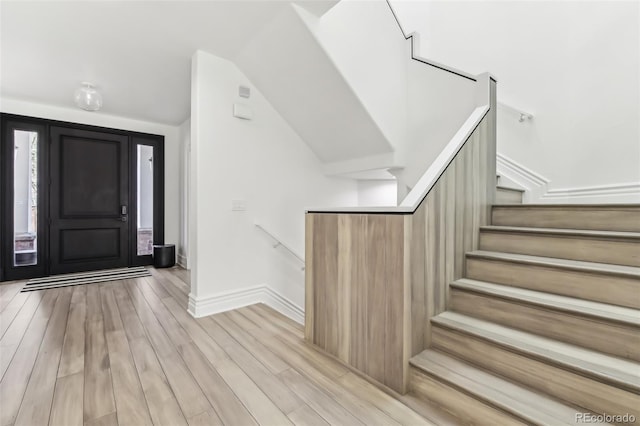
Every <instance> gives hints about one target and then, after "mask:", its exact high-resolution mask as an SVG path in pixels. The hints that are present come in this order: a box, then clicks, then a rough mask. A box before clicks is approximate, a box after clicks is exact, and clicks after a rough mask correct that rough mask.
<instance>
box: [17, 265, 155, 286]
mask: <svg viewBox="0 0 640 426" xmlns="http://www.w3.org/2000/svg"><path fill="white" fill-rule="evenodd" d="M150 276H151V272H149V270H148V269H147V268H145V267H144V266H135V267H133V268H119V269H105V270H102V271H91V272H82V273H77V274H64V275H53V276H51V277H46V278H33V279H31V280H29V281H27V284H25V286H24V288H23V289H22V290H21V291H20V292H21V293H24V292H27V291H36V290H48V289H50V288H58V287H69V286H73V285H83V284H94V283H103V282H107V281H119V280H126V279H129V278H139V277H150Z"/></svg>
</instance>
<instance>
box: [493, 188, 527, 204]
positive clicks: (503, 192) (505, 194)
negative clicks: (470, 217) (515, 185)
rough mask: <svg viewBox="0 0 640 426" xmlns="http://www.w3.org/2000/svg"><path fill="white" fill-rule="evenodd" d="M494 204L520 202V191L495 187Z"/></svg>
mask: <svg viewBox="0 0 640 426" xmlns="http://www.w3.org/2000/svg"><path fill="white" fill-rule="evenodd" d="M496 204H522V192H520V191H510V190H508V189H496Z"/></svg>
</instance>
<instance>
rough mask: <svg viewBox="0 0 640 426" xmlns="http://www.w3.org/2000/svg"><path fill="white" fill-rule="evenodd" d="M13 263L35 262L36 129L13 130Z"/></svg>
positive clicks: (18, 264) (26, 263)
mask: <svg viewBox="0 0 640 426" xmlns="http://www.w3.org/2000/svg"><path fill="white" fill-rule="evenodd" d="M13 143H14V161H13V164H14V166H13V218H14V220H13V266H32V265H37V264H38V133H37V132H30V131H25V130H14V131H13Z"/></svg>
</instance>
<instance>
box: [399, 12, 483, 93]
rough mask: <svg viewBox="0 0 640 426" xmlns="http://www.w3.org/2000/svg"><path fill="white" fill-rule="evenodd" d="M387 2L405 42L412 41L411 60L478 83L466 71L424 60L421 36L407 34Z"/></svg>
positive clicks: (415, 33) (413, 33)
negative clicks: (421, 51)
mask: <svg viewBox="0 0 640 426" xmlns="http://www.w3.org/2000/svg"><path fill="white" fill-rule="evenodd" d="M386 1H387V5H388V6H389V9H390V10H391V13H392V14H393V17H394V18H395V20H396V23H397V24H398V27H400V32H401V33H402V35H403V36H404V38H405V40H409V39H410V40H411V59H413V60H415V61H418V62H422V63H423V64H426V65H430V66H432V67H435V68H438V69H441V70H443V71H446V72H450V73H451V74H455V75H458V76H460V77H463V78H466V79H468V80H472V81H477V79H476V77H475V76H474V75H472V74H469V73H466V72H464V71H460V70H458V69H455V68H453V67H450V66H448V65H444V64H441V63H439V62H436V61H432V60H431V59H427V58H424V57H422V56H420V55H419V52H420V34H419V33H417V32H415V31H414V32H412V33H410V34H407V33H406V32H405V31H404V28H402V24H401V23H400V20H399V19H398V15H396V11H395V10H394V9H393V6H392V5H391V2H390V1H389V0H386Z"/></svg>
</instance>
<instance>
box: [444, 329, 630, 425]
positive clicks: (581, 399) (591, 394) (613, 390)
mask: <svg viewBox="0 0 640 426" xmlns="http://www.w3.org/2000/svg"><path fill="white" fill-rule="evenodd" d="M433 342H434V347H436V348H438V349H441V350H443V351H445V352H447V353H450V354H453V355H455V356H456V357H458V358H460V359H464V360H467V361H469V362H473V363H474V364H476V365H478V366H480V367H483V368H485V369H486V370H489V371H492V372H495V373H497V374H499V375H500V376H502V377H506V378H508V379H511V380H514V381H515V382H517V383H522V384H524V385H526V386H529V387H530V388H533V389H537V390H539V391H542V392H544V393H545V394H548V395H551V396H554V397H556V398H559V399H562V400H565V401H566V402H568V403H572V404H575V405H578V406H580V407H585V408H587V409H588V410H592V411H594V412H598V413H605V412H614V413H630V414H633V415H634V416H636V417H638V416H640V413H639V412H638V407H640V396H639V395H637V394H635V393H632V392H628V391H625V390H622V389H619V388H617V387H615V386H610V385H608V384H605V383H602V382H600V381H597V380H592V379H590V378H587V377H585V376H583V375H581V374H576V373H572V372H569V371H567V370H565V369H564V368H558V367H556V366H553V365H551V364H550V363H547V362H543V361H538V360H536V359H533V358H530V357H528V356H526V355H522V354H516V353H514V352H512V351H511V350H509V349H505V348H501V347H499V346H497V345H493V344H491V343H490V342H487V341H484V340H481V339H476V338H470V337H469V336H468V335H462V334H460V333H457V332H454V331H452V330H450V329H447V328H444V327H434V329H433ZM479 353H480V354H482V356H480V357H479V356H478V354H479Z"/></svg>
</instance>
